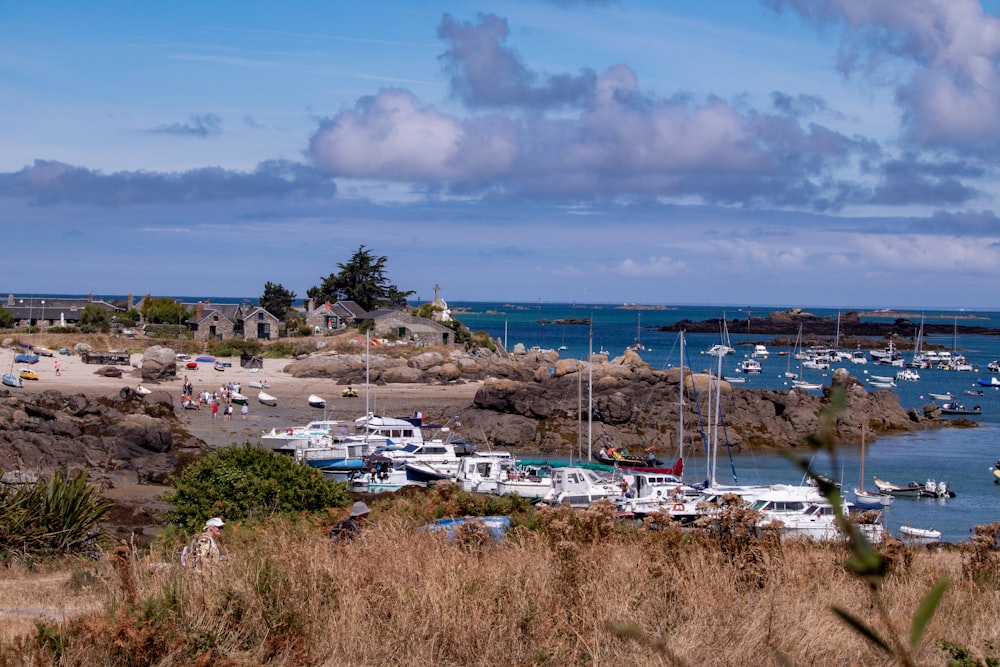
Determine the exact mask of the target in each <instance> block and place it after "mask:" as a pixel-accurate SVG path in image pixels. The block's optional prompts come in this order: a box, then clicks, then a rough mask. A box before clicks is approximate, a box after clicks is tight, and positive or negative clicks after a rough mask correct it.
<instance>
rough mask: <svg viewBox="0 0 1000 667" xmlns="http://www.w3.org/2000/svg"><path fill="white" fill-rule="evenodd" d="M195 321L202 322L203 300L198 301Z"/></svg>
mask: <svg viewBox="0 0 1000 667" xmlns="http://www.w3.org/2000/svg"><path fill="white" fill-rule="evenodd" d="M194 321H195V322H201V301H199V302H198V309H197V310H196V311H195V314H194Z"/></svg>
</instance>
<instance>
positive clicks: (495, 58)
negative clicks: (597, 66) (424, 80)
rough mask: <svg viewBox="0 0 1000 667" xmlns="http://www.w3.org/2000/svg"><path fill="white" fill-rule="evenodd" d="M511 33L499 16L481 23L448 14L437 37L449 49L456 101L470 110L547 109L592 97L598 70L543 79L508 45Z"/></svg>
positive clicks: (446, 64) (444, 59)
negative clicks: (495, 108)
mask: <svg viewBox="0 0 1000 667" xmlns="http://www.w3.org/2000/svg"><path fill="white" fill-rule="evenodd" d="M509 34H510V28H509V27H508V26H507V22H506V21H505V20H503V19H502V18H500V17H498V16H496V15H495V14H485V15H480V17H479V21H478V22H477V23H470V22H467V21H466V22H457V21H455V20H454V19H452V17H451V16H448V15H445V17H444V19H443V20H442V21H441V25H440V27H438V36H439V37H440V38H441V39H443V40H445V41H446V42H447V43H448V45H449V46H448V50H447V51H445V53H444V54H443V55H442V56H440V58H439V60H440V62H441V64H442V67H443V68H444V70H445V72H446V73H448V74H450V76H451V79H450V84H451V91H452V94H453V95H454V96H455V97H457V98H458V99H460V100H462V102H464V103H465V104H466V105H468V106H469V107H507V106H516V107H526V108H542V109H547V108H551V107H559V106H562V105H567V106H578V105H581V104H586V103H587V102H588V101H589V100H590V99H591V98H592V97H593V94H594V85H595V83H596V81H597V76H596V75H595V74H594V72H592V71H590V70H586V69H585V70H582V71H581V72H580V73H579V74H575V75H571V74H554V75H547V76H542V75H541V74H539V73H537V72H534V71H532V70H531V69H530V68H528V67H527V66H526V65H525V64H524V63H523V62H522V61H521V58H520V57H519V56H518V54H517V53H516V52H515V51H514V50H513V49H510V48H508V47H507V46H506V44H505V42H506V40H507V37H508V36H509Z"/></svg>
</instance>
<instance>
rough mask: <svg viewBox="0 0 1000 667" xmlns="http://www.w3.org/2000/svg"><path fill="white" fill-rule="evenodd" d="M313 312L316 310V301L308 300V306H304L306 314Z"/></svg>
mask: <svg viewBox="0 0 1000 667" xmlns="http://www.w3.org/2000/svg"><path fill="white" fill-rule="evenodd" d="M314 310H316V299H309V305H307V306H306V314H308V313H311V312H312V311H314Z"/></svg>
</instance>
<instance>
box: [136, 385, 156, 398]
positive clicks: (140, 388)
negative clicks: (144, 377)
mask: <svg viewBox="0 0 1000 667" xmlns="http://www.w3.org/2000/svg"><path fill="white" fill-rule="evenodd" d="M135 393H137V394H139V395H140V396H147V395H149V394H152V393H153V390H152V389H149V388H148V387H143V386H142V385H141V384H140V385H136V387H135Z"/></svg>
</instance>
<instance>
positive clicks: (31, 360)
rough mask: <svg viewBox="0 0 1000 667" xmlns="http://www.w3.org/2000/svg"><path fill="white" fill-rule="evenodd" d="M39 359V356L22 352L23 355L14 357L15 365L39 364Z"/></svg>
mask: <svg viewBox="0 0 1000 667" xmlns="http://www.w3.org/2000/svg"><path fill="white" fill-rule="evenodd" d="M38 358H39V357H38V355H37V354H25V353H23V352H22V353H21V354H16V355H14V363H15V364H37V363H38Z"/></svg>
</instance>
